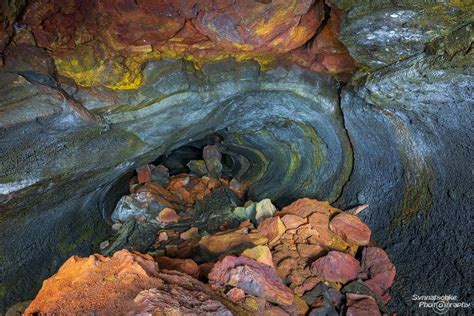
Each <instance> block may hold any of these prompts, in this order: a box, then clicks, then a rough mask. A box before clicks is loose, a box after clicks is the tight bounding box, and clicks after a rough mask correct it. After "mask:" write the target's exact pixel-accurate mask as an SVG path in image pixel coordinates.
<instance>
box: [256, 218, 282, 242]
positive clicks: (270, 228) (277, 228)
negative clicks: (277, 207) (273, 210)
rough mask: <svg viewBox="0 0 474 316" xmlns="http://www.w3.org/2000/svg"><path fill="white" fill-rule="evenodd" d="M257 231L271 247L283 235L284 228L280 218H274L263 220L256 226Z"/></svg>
mask: <svg viewBox="0 0 474 316" xmlns="http://www.w3.org/2000/svg"><path fill="white" fill-rule="evenodd" d="M257 230H258V232H259V233H260V234H261V235H262V236H265V237H267V238H268V243H269V244H270V245H272V244H273V243H275V242H277V241H278V240H279V239H280V237H281V236H282V235H283V234H284V233H285V230H286V228H285V225H283V222H282V221H281V219H280V217H278V216H275V217H270V218H266V219H264V220H263V221H262V222H261V223H260V224H259V225H258V227H257Z"/></svg>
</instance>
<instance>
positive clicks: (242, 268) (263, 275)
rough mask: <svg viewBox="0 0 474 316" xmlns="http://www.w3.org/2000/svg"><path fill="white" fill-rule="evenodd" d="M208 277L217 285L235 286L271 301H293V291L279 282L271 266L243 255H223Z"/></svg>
mask: <svg viewBox="0 0 474 316" xmlns="http://www.w3.org/2000/svg"><path fill="white" fill-rule="evenodd" d="M208 277H209V281H211V282H213V283H214V284H216V285H218V286H224V285H231V286H236V287H239V288H241V289H243V290H244V291H245V292H246V293H248V294H250V295H255V296H259V297H262V298H265V299H266V300H268V301H270V302H272V303H276V304H282V305H291V304H292V303H293V293H292V292H291V290H290V289H289V288H288V287H286V286H285V285H284V284H283V283H282V282H281V280H280V278H279V277H278V275H277V274H276V271H275V269H274V268H273V267H270V266H268V265H266V264H263V263H259V262H257V261H255V260H252V259H250V258H247V257H244V256H241V257H233V256H226V257H224V258H223V259H222V260H220V261H219V262H217V263H216V264H215V265H214V267H213V268H212V270H211V272H210V273H209V275H208Z"/></svg>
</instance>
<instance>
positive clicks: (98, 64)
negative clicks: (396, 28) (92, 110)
mask: <svg viewBox="0 0 474 316" xmlns="http://www.w3.org/2000/svg"><path fill="white" fill-rule="evenodd" d="M1 5H2V10H1V11H0V12H1V16H0V23H1V24H0V52H1V53H3V54H5V55H6V56H7V59H8V58H10V57H12V56H15V55H18V54H17V50H16V48H17V46H18V45H29V46H32V47H35V46H33V45H37V46H38V47H39V48H41V49H48V50H49V51H50V52H51V54H52V55H53V57H54V61H55V64H56V66H57V70H58V72H59V73H60V74H61V75H64V76H68V77H71V78H73V79H74V80H75V81H76V82H77V83H78V84H80V85H84V86H93V85H99V84H102V85H105V86H108V87H112V88H116V89H133V88H137V87H138V86H140V85H141V84H142V83H143V79H144V78H143V76H142V75H141V74H140V71H141V68H142V66H143V63H144V62H146V61H148V60H156V59H159V58H162V57H174V58H186V59H188V60H192V61H196V62H199V63H201V64H202V63H204V62H209V61H215V60H222V59H225V58H227V57H236V58H238V59H240V60H248V59H251V58H255V59H257V60H259V62H260V63H261V64H262V65H266V66H267V65H271V64H272V63H279V62H288V61H289V60H294V61H297V62H298V63H299V64H300V65H302V66H305V67H308V68H312V69H315V70H318V71H327V72H335V73H340V72H345V73H347V72H350V71H352V70H353V68H354V67H353V65H352V64H350V66H351V67H349V68H348V67H347V62H346V60H351V58H350V56H349V55H348V53H347V51H346V50H345V49H344V48H343V47H342V48H341V46H342V45H341V43H340V42H339V41H337V37H338V30H337V27H336V28H334V27H329V26H328V27H327V28H325V29H327V30H330V31H329V34H330V37H331V38H332V39H333V41H330V42H329V44H330V46H329V47H327V48H328V49H329V51H326V52H319V53H318V54H316V55H315V53H313V52H312V51H311V50H309V49H305V48H306V45H307V43H309V42H312V40H313V38H314V36H315V35H317V34H316V32H317V30H318V27H319V26H320V25H322V23H323V20H324V18H325V17H324V2H323V1H314V0H304V1H297V0H291V1H285V0H274V1H270V2H267V1H264V2H261V1H246V0H238V1H232V2H229V1H215V0H205V1H195V0H191V1H181V0H180V1H169V0H158V1H146V0H144V1H130V0H120V1H110V0H101V1H87V2H77V3H76V2H67V3H66V2H64V1H57V0H56V1H47V0H35V1H32V2H31V3H25V1H16V2H8V1H2V3H1ZM336 21H337V19H336ZM15 23H17V27H16V32H14V28H13V25H14V24H15ZM19 25H21V28H20V27H18V26H19ZM339 25H340V23H339V22H338V23H336V26H339ZM13 38H14V39H15V40H14V41H12V39H13ZM11 42H13V44H11ZM333 42H334V43H333ZM297 48H299V49H300V50H301V51H304V54H298V56H297V57H298V58H294V54H293V50H295V49H297ZM334 51H336V52H337V54H334ZM3 54H2V55H3ZM325 56H327V57H328V58H327V59H331V60H333V62H332V63H331V64H332V65H333V67H327V65H328V62H327V60H325ZM334 59H337V60H341V62H337V61H335V62H334ZM334 65H338V66H337V67H334Z"/></svg>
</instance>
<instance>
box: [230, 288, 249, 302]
mask: <svg viewBox="0 0 474 316" xmlns="http://www.w3.org/2000/svg"><path fill="white" fill-rule="evenodd" d="M226 295H227V297H228V298H229V299H230V300H231V301H232V302H238V301H241V300H243V299H244V298H245V292H244V290H242V289H239V288H238V287H234V288H232V289H230V291H229V292H227V294H226Z"/></svg>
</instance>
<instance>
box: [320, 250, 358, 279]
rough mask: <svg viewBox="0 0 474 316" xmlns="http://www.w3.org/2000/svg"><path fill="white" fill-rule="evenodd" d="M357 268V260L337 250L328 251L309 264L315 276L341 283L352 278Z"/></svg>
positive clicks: (354, 276) (355, 274) (355, 275)
mask: <svg viewBox="0 0 474 316" xmlns="http://www.w3.org/2000/svg"><path fill="white" fill-rule="evenodd" d="M359 270H360V266H359V261H357V260H356V259H355V258H354V257H352V256H350V255H348V254H345V253H342V252H339V251H330V252H329V253H328V254H327V255H326V256H324V257H322V258H319V259H318V260H316V261H315V262H313V264H312V265H311V271H312V272H313V274H314V275H315V276H316V277H318V278H320V279H321V280H324V281H329V282H339V283H342V284H345V283H347V282H349V281H352V280H354V279H355V278H356V277H357V273H358V271H359Z"/></svg>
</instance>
